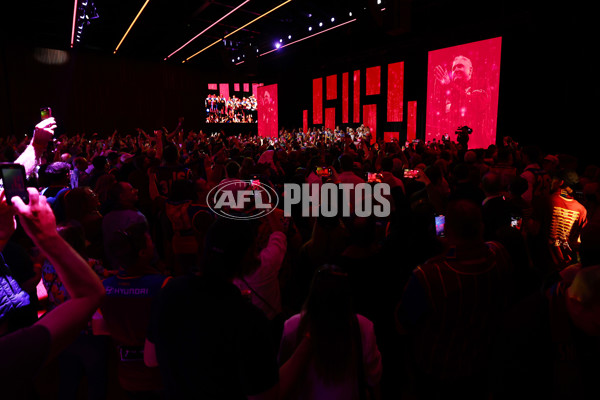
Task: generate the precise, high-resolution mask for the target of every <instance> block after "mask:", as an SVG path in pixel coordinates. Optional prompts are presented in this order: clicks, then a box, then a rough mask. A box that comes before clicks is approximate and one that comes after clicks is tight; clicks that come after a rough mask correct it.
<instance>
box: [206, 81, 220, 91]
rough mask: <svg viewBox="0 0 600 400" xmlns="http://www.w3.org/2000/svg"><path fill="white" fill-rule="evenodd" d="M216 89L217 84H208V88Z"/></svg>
mask: <svg viewBox="0 0 600 400" xmlns="http://www.w3.org/2000/svg"><path fill="white" fill-rule="evenodd" d="M217 89H218V85H217V84H216V83H209V84H208V90H217Z"/></svg>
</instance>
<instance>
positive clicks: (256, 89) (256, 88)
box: [252, 83, 264, 97]
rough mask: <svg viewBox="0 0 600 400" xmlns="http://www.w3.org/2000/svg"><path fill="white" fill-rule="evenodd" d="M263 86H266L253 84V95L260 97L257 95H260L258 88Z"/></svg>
mask: <svg viewBox="0 0 600 400" xmlns="http://www.w3.org/2000/svg"><path fill="white" fill-rule="evenodd" d="M263 85H264V83H253V84H252V94H253V95H254V96H257V97H258V94H257V93H258V88H259V87H260V86H263Z"/></svg>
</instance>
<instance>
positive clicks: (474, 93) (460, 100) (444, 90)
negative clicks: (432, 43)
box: [434, 55, 490, 134]
mask: <svg viewBox="0 0 600 400" xmlns="http://www.w3.org/2000/svg"><path fill="white" fill-rule="evenodd" d="M434 76H435V78H436V82H437V83H438V86H437V91H436V100H437V105H438V110H439V115H440V119H441V121H440V122H442V124H441V126H444V127H446V129H448V130H454V129H457V128H458V127H460V126H463V125H469V126H470V127H472V128H473V131H474V132H476V133H477V134H481V133H485V132H486V130H485V128H484V127H485V125H486V121H485V119H484V118H481V115H485V113H486V112H487V107H488V104H489V101H490V96H489V93H488V92H487V91H486V90H485V89H475V88H473V86H472V85H473V82H472V81H471V78H472V76H473V63H472V62H471V60H470V59H469V58H467V57H465V56H463V55H458V56H456V57H455V58H454V61H453V62H452V70H451V71H450V72H448V71H447V70H446V69H445V68H444V67H443V66H441V65H438V66H436V67H435V68H434ZM440 133H447V132H440Z"/></svg>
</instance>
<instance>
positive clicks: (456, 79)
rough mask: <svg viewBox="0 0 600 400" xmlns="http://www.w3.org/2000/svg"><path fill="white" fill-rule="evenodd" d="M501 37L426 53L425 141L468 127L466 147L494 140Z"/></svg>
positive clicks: (453, 136) (482, 146) (481, 145)
mask: <svg viewBox="0 0 600 400" xmlns="http://www.w3.org/2000/svg"><path fill="white" fill-rule="evenodd" d="M501 42H502V38H500V37H498V38H493V39H488V40H482V41H478V42H472V43H467V44H463V45H459V46H454V47H448V48H444V49H440V50H434V51H430V52H429V62H428V72H427V113H426V121H425V124H426V131H425V140H426V141H432V140H433V139H437V140H440V139H441V138H442V136H444V135H446V134H448V135H449V136H450V139H452V140H454V141H456V134H455V132H456V130H457V129H458V128H459V127H462V126H465V125H466V126H468V127H470V128H471V129H472V130H473V132H472V133H471V135H470V137H469V142H468V146H469V148H487V147H488V146H489V145H490V144H495V143H496V122H497V117H498V86H499V83H500V53H501Z"/></svg>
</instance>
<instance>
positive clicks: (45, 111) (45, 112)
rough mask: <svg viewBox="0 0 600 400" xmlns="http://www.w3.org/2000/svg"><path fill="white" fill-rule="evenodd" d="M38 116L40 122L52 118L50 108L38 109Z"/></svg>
mask: <svg viewBox="0 0 600 400" xmlns="http://www.w3.org/2000/svg"><path fill="white" fill-rule="evenodd" d="M40 116H41V118H42V120H44V119H48V118H50V117H52V109H51V108H50V107H42V108H40Z"/></svg>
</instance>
